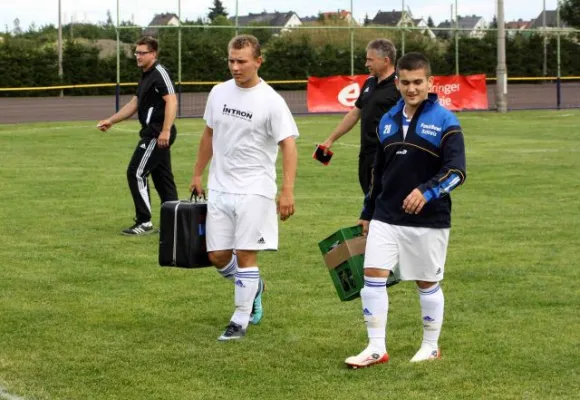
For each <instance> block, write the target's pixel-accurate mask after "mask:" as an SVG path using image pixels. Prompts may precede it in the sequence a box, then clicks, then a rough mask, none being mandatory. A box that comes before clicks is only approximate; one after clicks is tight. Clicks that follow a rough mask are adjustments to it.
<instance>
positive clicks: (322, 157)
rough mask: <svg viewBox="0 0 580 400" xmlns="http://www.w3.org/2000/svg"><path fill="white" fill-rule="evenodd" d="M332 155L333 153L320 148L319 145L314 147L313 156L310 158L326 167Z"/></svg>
mask: <svg viewBox="0 0 580 400" xmlns="http://www.w3.org/2000/svg"><path fill="white" fill-rule="evenodd" d="M333 154H334V153H333V152H332V151H331V150H329V149H327V148H326V147H325V146H322V145H320V144H319V145H317V146H316V150H314V154H312V158H314V159H315V160H318V161H320V162H321V163H322V164H324V165H328V163H329V162H330V159H331V158H332V155H333Z"/></svg>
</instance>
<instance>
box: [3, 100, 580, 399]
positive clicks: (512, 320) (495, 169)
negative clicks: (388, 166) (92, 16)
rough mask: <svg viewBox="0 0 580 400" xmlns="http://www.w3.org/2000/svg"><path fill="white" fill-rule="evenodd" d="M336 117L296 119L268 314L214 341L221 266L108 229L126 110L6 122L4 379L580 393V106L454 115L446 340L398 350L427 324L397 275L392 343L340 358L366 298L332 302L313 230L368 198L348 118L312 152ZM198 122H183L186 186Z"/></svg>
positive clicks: (465, 393) (120, 395)
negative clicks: (161, 262)
mask: <svg viewBox="0 0 580 400" xmlns="http://www.w3.org/2000/svg"><path fill="white" fill-rule="evenodd" d="M339 118H340V117H339V116H312V117H298V118H297V122H298V125H299V128H300V132H301V135H302V136H301V138H300V140H299V151H300V164H299V170H298V178H297V184H296V206H297V212H296V214H295V216H294V217H292V218H291V219H290V220H289V221H287V222H285V223H281V225H280V243H281V244H280V250H279V251H278V252H277V253H268V254H264V255H263V256H262V258H261V264H260V266H261V271H262V275H263V277H264V279H265V280H266V281H267V284H268V291H267V292H266V294H265V295H264V307H265V316H264V320H263V322H262V324H261V325H259V326H256V327H250V328H249V330H248V336H247V337H246V338H245V339H244V340H243V341H241V342H239V343H219V342H217V341H216V338H217V336H218V335H219V334H220V333H221V332H222V330H223V328H224V327H225V325H226V324H227V322H228V320H229V317H230V315H231V313H232V311H233V296H232V295H233V286H232V285H231V283H230V282H227V281H225V280H223V279H221V278H219V276H218V274H217V273H216V272H215V271H214V270H213V269H210V268H206V269H201V270H183V269H177V268H161V267H159V266H158V265H157V240H158V238H157V236H156V235H150V236H147V237H138V238H131V237H124V236H121V235H120V234H119V232H120V230H121V229H122V228H125V227H127V226H129V225H130V224H131V223H132V219H131V218H132V215H133V208H132V202H131V198H130V194H129V191H128V188H127V185H126V178H125V169H126V165H127V162H128V161H129V157H130V155H131V153H132V151H133V147H134V145H135V143H136V140H137V135H136V124H135V123H134V122H127V123H123V124H121V125H118V126H117V127H116V128H114V129H113V130H112V131H111V132H110V133H107V134H102V133H100V132H98V131H97V129H95V127H94V126H95V123H92V122H91V123H89V122H73V123H58V124H55V123H50V124H49V123H45V124H28V125H0V157H1V160H2V162H1V163H2V167H1V168H0V195H1V196H0V202H1V204H2V205H1V207H0V241H1V242H0V243H1V246H0V259H1V260H2V261H1V263H2V266H1V269H0V282H1V287H0V398H8V399H14V398H15V396H18V398H20V397H21V398H24V399H27V400H31V399H55V400H56V399H91V400H92V399H95V400H100V399H107V400H109V399H119V400H143V399H147V400H149V399H163V400H170V399H176V400H183V399H203V400H211V399H338V398H341V399H356V398H363V399H386V398H397V399H573V398H578V393H580V376H579V375H580V306H579V305H580V289H579V278H580V270H579V268H580V265H579V262H578V259H579V257H578V252H579V250H580V246H579V243H580V242H579V240H578V235H579V233H580V206H579V195H580V170H579V169H580V131H579V127H580V111H579V110H572V111H534V112H532V111H529V112H511V113H509V114H506V115H497V114H494V113H463V114H459V118H460V121H461V123H462V125H463V127H464V131H465V135H466V143H467V157H468V159H467V161H468V178H467V181H466V183H465V186H464V187H461V188H460V189H458V190H457V191H455V192H454V193H453V200H454V203H453V204H454V206H453V214H454V215H453V228H452V230H451V241H450V246H449V252H448V259H447V266H446V279H445V281H444V283H443V288H444V291H445V297H446V314H445V323H444V327H443V332H442V337H441V340H440V345H441V348H442V352H443V358H442V359H441V360H440V361H436V362H432V363H427V364H421V365H414V364H410V363H409V359H410V358H411V357H412V356H413V354H414V353H415V351H416V350H417V349H418V347H419V344H420V341H421V335H422V326H421V322H420V310H419V302H418V298H417V294H416V290H415V289H414V285H413V284H412V283H410V282H408V283H402V284H399V285H397V286H395V287H393V288H392V289H389V290H390V292H389V293H390V302H391V305H390V310H389V323H388V345H389V353H390V355H391V362H390V363H389V364H386V365H384V366H377V367H373V368H369V369H364V370H357V371H352V370H347V369H345V367H344V364H343V360H344V359H345V358H346V357H347V356H349V355H353V354H355V353H358V352H359V351H360V350H362V348H363V347H364V346H366V330H365V327H364V325H363V323H362V315H361V310H360V300H354V301H352V302H344V303H343V302H340V301H339V299H338V297H337V295H336V293H335V290H334V287H333V286H332V283H331V280H330V276H329V274H328V271H327V270H326V269H325V267H324V265H323V261H322V257H321V255H320V252H319V250H318V247H317V243H318V241H320V240H321V239H323V238H324V237H326V236H327V235H329V234H331V233H333V232H334V231H336V230H337V229H338V228H341V227H345V226H350V225H353V224H354V223H355V222H356V220H357V217H358V213H359V210H360V206H361V200H362V196H361V193H360V189H359V186H358V180H357V173H356V168H357V167H356V166H357V151H358V147H357V144H358V134H357V133H356V132H352V133H350V134H349V135H347V136H345V137H344V138H343V139H342V141H341V142H339V143H337V144H336V146H335V148H334V150H335V158H334V160H333V162H332V163H331V165H330V166H328V167H323V166H322V165H319V164H317V163H316V162H315V161H313V160H312V158H311V154H312V150H313V145H314V143H316V142H318V141H321V140H322V139H323V138H325V137H326V136H327V134H328V133H329V132H330V131H331V130H332V128H333V127H334V126H335V125H336V123H337V122H338V120H339ZM95 122H96V121H95ZM202 124H203V121H201V120H181V121H178V129H179V131H180V136H179V137H178V141H177V142H176V144H175V146H174V149H173V166H174V172H175V175H176V181H177V184H178V187H179V189H180V191H181V193H180V197H181V198H186V197H187V196H188V193H187V187H188V184H189V180H190V177H191V169H192V166H193V162H194V158H195V153H196V151H197V145H198V142H199V139H200V133H201V131H202V126H203V125H202ZM152 194H154V198H155V203H154V210H156V211H155V213H154V222H157V221H158V217H159V212H158V209H159V201H158V198H157V197H156V194H155V192H154V191H153V192H152ZM8 393H10V394H8ZM574 393H576V394H574ZM11 396H12V397H11Z"/></svg>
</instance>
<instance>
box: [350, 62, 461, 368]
mask: <svg viewBox="0 0 580 400" xmlns="http://www.w3.org/2000/svg"><path fill="white" fill-rule="evenodd" d="M432 82H433V77H432V76H431V67H430V64H429V60H428V59H427V58H426V57H425V56H423V55H422V54H420V53H408V54H406V55H405V56H403V57H402V58H401V59H400V60H399V62H398V63H397V86H398V88H399V90H400V91H401V95H402V99H401V100H400V101H399V102H398V103H397V104H396V105H395V106H394V107H393V108H392V109H391V110H390V111H389V112H387V113H386V114H384V115H383V117H382V118H381V120H380V122H379V126H378V127H377V135H378V138H379V142H380V148H379V151H378V153H377V157H376V160H375V165H374V171H373V181H372V184H371V188H370V191H369V193H368V194H367V196H366V197H365V203H364V208H363V211H362V213H361V217H360V221H359V224H360V225H362V227H363V231H364V233H365V234H367V244H366V251H365V262H364V268H365V270H364V271H365V278H364V279H365V285H364V288H363V289H362V290H361V299H362V308H363V316H364V321H365V324H366V326H367V333H368V336H369V345H368V346H367V348H366V349H365V350H363V351H362V352H361V353H360V354H358V355H356V356H353V357H349V358H347V359H346V360H345V362H346V364H347V365H348V366H350V367H352V368H360V367H367V366H371V365H375V364H379V363H384V362H387V361H388V360H389V355H388V353H387V349H386V325H387V313H388V294H387V291H386V283H387V278H388V276H389V274H390V273H391V271H392V270H393V269H394V268H396V269H397V270H398V273H399V275H400V279H401V280H411V281H415V282H416V284H417V289H418V292H419V300H420V303H421V317H422V322H423V342H422V344H421V347H420V349H419V351H418V352H417V353H416V354H415V356H414V357H413V358H412V359H411V362H420V361H426V360H432V359H437V358H439V357H440V354H441V353H440V349H439V345H438V340H439V335H440V333H441V325H442V322H443V308H444V298H443V291H442V289H441V286H440V285H439V282H440V281H441V280H442V279H443V274H444V266H445V258H446V254H447V244H448V240H449V229H450V227H451V198H450V197H449V193H450V192H451V191H452V190H453V189H455V188H456V187H458V186H459V185H461V184H462V183H463V181H464V180H465V176H466V175H465V145H464V141H463V132H462V130H461V127H460V126H459V122H458V121H457V118H456V117H455V115H454V114H452V113H451V112H450V111H448V110H447V109H445V108H444V107H443V106H441V105H440V104H439V102H438V99H437V95H436V94H433V93H429V88H430V87H431V85H432Z"/></svg>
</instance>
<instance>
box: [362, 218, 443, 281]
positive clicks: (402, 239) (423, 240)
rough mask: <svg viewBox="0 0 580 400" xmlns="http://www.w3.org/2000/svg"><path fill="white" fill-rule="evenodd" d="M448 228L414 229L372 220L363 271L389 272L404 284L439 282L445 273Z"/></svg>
mask: <svg viewBox="0 0 580 400" xmlns="http://www.w3.org/2000/svg"><path fill="white" fill-rule="evenodd" d="M448 242H449V228H446V229H433V228H416V227H411V226H399V225H391V224H387V223H385V222H381V221H376V220H372V221H371V223H370V226H369V233H368V236H367V244H366V249H365V261H364V267H365V268H378V269H388V270H389V271H392V272H393V273H394V274H395V276H397V278H399V279H401V280H403V281H426V282H439V281H440V280H442V279H443V274H444V272H445V258H446V257H447V244H448Z"/></svg>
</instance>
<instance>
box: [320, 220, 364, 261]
mask: <svg viewBox="0 0 580 400" xmlns="http://www.w3.org/2000/svg"><path fill="white" fill-rule="evenodd" d="M356 236H362V227H361V226H360V225H357V226H351V227H350V228H343V229H339V230H338V231H336V232H335V233H333V234H332V235H330V236H329V237H327V238H326V239H324V240H322V241H321V242H319V243H318V247H320V251H321V252H322V255H325V254H326V253H328V252H329V251H330V250H332V249H334V248H335V247H336V246H338V245H339V244H341V243H342V242H344V241H345V240H348V239H352V238H353V237H356Z"/></svg>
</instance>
